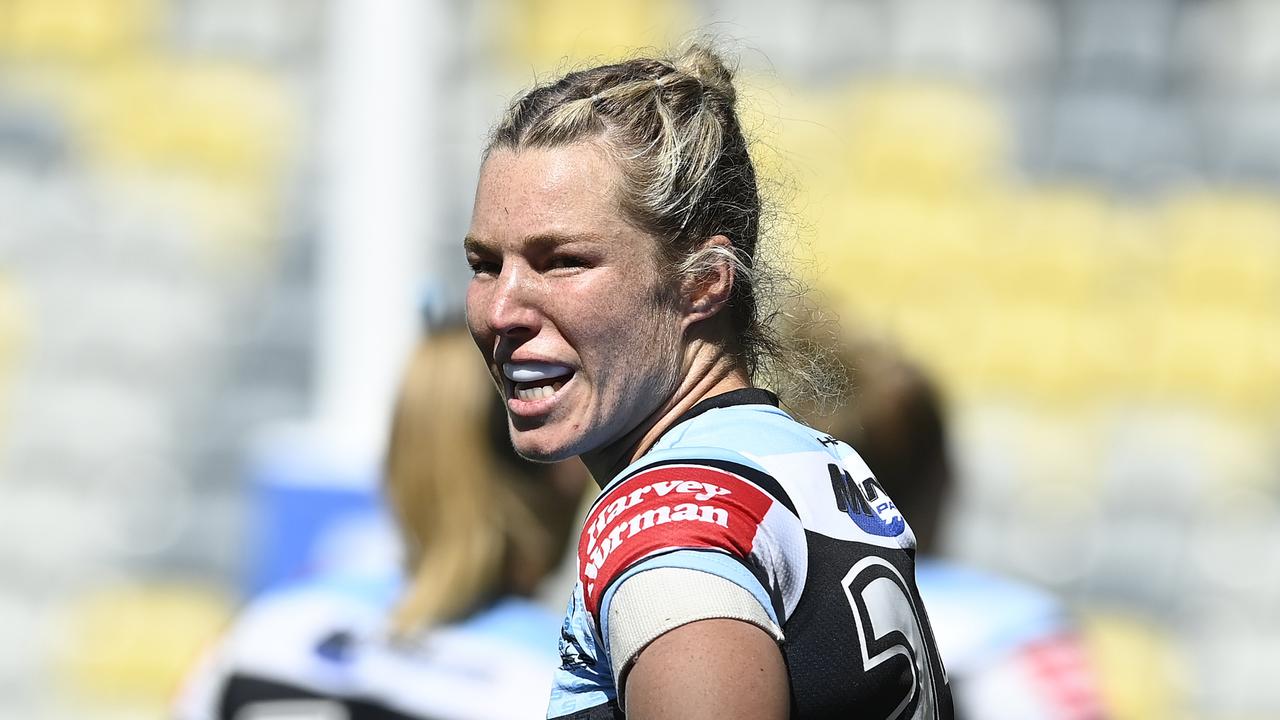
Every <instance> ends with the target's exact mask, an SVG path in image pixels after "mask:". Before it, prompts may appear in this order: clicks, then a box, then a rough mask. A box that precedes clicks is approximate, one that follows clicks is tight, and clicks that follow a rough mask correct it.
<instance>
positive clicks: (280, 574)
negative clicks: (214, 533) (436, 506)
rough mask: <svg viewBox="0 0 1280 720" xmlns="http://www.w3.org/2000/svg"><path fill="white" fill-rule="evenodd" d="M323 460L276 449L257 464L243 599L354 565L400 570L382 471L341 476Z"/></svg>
mask: <svg viewBox="0 0 1280 720" xmlns="http://www.w3.org/2000/svg"><path fill="white" fill-rule="evenodd" d="M324 455H325V453H324V452H323V451H316V449H315V448H314V447H311V448H308V447H306V446H305V444H302V445H301V446H300V444H299V443H270V444H267V445H265V446H264V447H263V451H262V452H259V453H257V454H256V456H255V457H254V458H253V461H252V463H251V466H250V468H249V485H250V490H249V519H248V529H247V537H248V541H247V542H246V543H245V544H244V547H245V551H246V552H247V553H248V557H246V558H245V563H244V565H243V567H244V568H245V572H244V577H243V581H242V587H241V591H242V593H243V596H244V597H252V596H255V595H258V594H259V593H262V592H263V591H265V590H270V589H273V588H275V587H278V586H280V585H282V584H284V583H289V582H295V581H297V580H299V579H302V578H304V577H307V576H310V575H313V574H315V573H317V572H328V571H332V570H334V569H335V567H341V566H346V568H345V569H348V570H349V569H350V566H351V564H352V563H360V564H367V565H368V566H369V567H370V568H371V571H373V572H378V571H382V570H385V569H386V568H387V567H388V566H395V565H397V564H398V562H399V555H398V551H397V550H396V548H395V546H394V542H393V540H392V537H393V535H394V531H393V530H392V529H391V523H390V519H389V516H388V513H387V510H386V507H385V505H384V503H383V499H382V495H381V492H380V489H379V482H378V473H377V471H376V469H375V468H369V469H367V470H365V471H363V472H362V471H356V470H349V469H348V470H343V469H338V466H339V465H340V464H339V463H327V462H324V461H323V457H324ZM389 543H390V544H389Z"/></svg>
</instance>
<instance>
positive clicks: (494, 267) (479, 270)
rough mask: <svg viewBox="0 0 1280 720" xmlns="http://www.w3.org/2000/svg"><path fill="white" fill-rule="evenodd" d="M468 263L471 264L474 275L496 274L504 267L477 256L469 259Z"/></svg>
mask: <svg viewBox="0 0 1280 720" xmlns="http://www.w3.org/2000/svg"><path fill="white" fill-rule="evenodd" d="M467 265H469V266H471V274H472V275H496V274H498V272H500V271H501V269H502V268H501V267H500V266H499V265H498V263H496V262H493V261H491V260H480V259H477V258H471V259H468V260H467Z"/></svg>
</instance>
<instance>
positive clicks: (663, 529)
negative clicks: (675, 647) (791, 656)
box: [578, 450, 807, 681]
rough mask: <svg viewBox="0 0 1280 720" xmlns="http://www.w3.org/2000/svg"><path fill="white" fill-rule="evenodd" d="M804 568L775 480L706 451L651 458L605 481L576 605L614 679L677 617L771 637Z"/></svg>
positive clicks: (795, 523) (585, 537) (588, 527)
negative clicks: (743, 627)
mask: <svg viewBox="0 0 1280 720" xmlns="http://www.w3.org/2000/svg"><path fill="white" fill-rule="evenodd" d="M806 563H807V555H806V550H805V541H804V530H803V528H802V526H801V525H800V521H799V518H798V517H797V515H796V513H795V509H794V506H793V505H791V502H790V499H789V498H788V497H787V494H786V492H785V491H784V490H783V488H782V486H781V485H780V484H779V483H778V482H777V481H776V479H774V478H772V477H770V476H769V475H768V474H767V473H765V472H764V471H763V470H761V469H760V468H759V467H756V466H753V465H751V464H749V463H748V462H747V461H746V460H745V459H743V458H741V456H738V455H727V454H726V453H724V451H716V450H707V451H706V452H705V453H700V454H699V455H697V456H696V458H694V459H691V458H690V457H689V452H688V451H687V450H686V451H684V452H683V453H682V455H681V456H680V457H670V458H666V459H657V460H656V461H654V462H651V463H648V464H646V465H645V466H644V467H643V468H642V469H640V470H638V471H636V472H633V473H631V474H630V475H628V476H626V477H624V479H622V480H621V481H619V482H616V483H614V484H612V485H611V486H610V487H609V488H608V489H606V491H605V492H604V493H603V494H602V496H601V498H600V499H599V500H598V501H597V502H596V504H595V505H594V506H593V508H592V509H591V511H590V512H589V513H588V516H587V519H586V522H585V525H584V528H583V532H582V537H581V539H580V541H579V546H578V570H579V580H580V582H581V584H582V585H581V587H582V592H583V600H584V604H585V608H586V610H587V611H588V613H589V614H590V616H591V618H592V620H593V621H594V623H595V624H596V627H597V628H599V630H600V637H601V639H602V640H603V641H604V643H605V648H604V649H605V652H606V654H607V655H608V656H609V657H610V660H611V662H612V665H613V670H614V676H615V681H617V680H619V679H620V678H621V676H622V675H623V674H624V673H625V671H626V666H627V664H628V663H629V662H630V660H632V659H634V656H635V655H636V654H637V653H638V652H639V650H640V649H642V648H643V646H644V645H645V644H647V642H648V641H651V640H653V639H654V638H656V637H657V636H658V635H660V634H662V633H663V632H666V631H667V630H670V629H673V628H674V627H677V626H679V625H681V624H684V623H685V622H693V621H695V620H701V619H710V618H735V619H740V620H745V621H747V622H752V623H753V624H756V625H757V626H759V627H761V628H762V629H764V630H766V632H769V633H770V634H771V635H773V636H774V637H775V639H781V629H780V628H781V626H782V624H783V623H784V622H785V621H786V616H787V613H788V612H789V611H790V609H793V608H794V606H795V603H796V601H797V600H798V595H799V592H800V589H801V588H802V587H803V584H804V576H805V569H806ZM615 604H617V605H616V606H615ZM664 606H665V607H664ZM614 623H625V625H626V627H625V628H616V627H612V625H613V624H614ZM615 643H616V644H617V647H614V645H615Z"/></svg>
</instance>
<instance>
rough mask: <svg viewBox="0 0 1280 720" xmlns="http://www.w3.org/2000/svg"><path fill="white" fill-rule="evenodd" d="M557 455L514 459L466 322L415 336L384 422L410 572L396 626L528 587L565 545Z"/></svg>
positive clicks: (389, 492) (444, 616) (391, 498)
mask: <svg viewBox="0 0 1280 720" xmlns="http://www.w3.org/2000/svg"><path fill="white" fill-rule="evenodd" d="M553 471H554V468H553V466H549V465H535V464H533V463H530V462H527V461H525V460H522V459H520V458H519V457H518V456H517V455H516V454H515V452H514V451H513V450H512V449H511V445H510V441H509V440H508V439H507V436H506V417H505V412H504V410H503V408H502V406H501V404H500V400H499V399H498V397H497V394H496V393H495V392H494V390H493V383H492V381H491V380H490V379H489V378H488V377H487V375H486V374H485V372H484V364H483V363H482V362H481V361H480V358H479V357H478V356H477V353H476V350H475V345H474V344H473V342H472V340H471V338H470V336H469V335H468V334H467V333H466V332H465V331H461V330H458V331H448V332H446V333H444V334H439V335H432V336H431V337H430V338H426V339H424V340H422V341H421V342H419V344H418V347H417V348H416V349H415V350H414V353H413V356H412V358H411V359H410V362H409V365H408V367H407V368H406V370H405V374H404V379H403V381H402V383H401V386H400V394H399V398H398V400H397V403H396V409H395V415H394V419H393V422H392V427H391V438H390V443H389V446H388V451H387V458H386V473H385V492H386V497H387V500H388V502H389V504H390V506H391V510H392V512H393V514H394V515H395V518H396V520H397V523H398V525H399V529H400V533H401V536H402V539H403V543H404V548H405V565H406V573H407V575H408V576H409V582H408V585H407V587H406V589H405V593H404V595H403V597H402V598H401V601H400V603H399V605H398V606H397V607H396V609H395V611H394V613H393V616H392V627H393V630H394V632H396V633H397V634H400V635H404V634H408V633H411V632H413V631H415V630H418V629H421V628H425V627H429V626H432V625H436V624H439V623H443V622H448V621H451V620H457V619H461V618H463V617H465V616H466V615H468V614H470V613H471V612H473V611H475V610H476V609H478V608H479V607H480V606H482V605H483V604H484V603H486V602H488V601H490V600H493V599H496V598H498V597H501V596H503V595H507V594H524V595H527V594H529V593H531V592H532V591H533V590H534V589H535V588H536V585H537V583H538V582H539V581H540V580H541V579H542V578H543V576H545V575H546V574H547V573H548V572H549V571H550V570H551V569H553V568H554V566H555V565H556V563H557V562H559V558H560V557H561V555H562V553H563V551H564V549H565V547H566V546H567V542H568V537H569V533H570V530H571V527H572V523H573V516H574V512H575V510H576V507H575V505H574V503H573V501H572V500H569V501H566V500H565V499H564V498H563V494H562V493H559V494H558V493H556V492H555V490H554V489H553V485H554V483H553V482H552V478H551V474H552V472H553Z"/></svg>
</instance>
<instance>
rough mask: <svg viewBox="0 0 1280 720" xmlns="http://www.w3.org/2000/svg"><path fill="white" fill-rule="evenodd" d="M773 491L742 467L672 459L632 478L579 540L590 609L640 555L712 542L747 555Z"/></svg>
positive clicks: (595, 513)
mask: <svg viewBox="0 0 1280 720" xmlns="http://www.w3.org/2000/svg"><path fill="white" fill-rule="evenodd" d="M772 504H773V498H771V497H769V496H768V495H766V494H765V493H764V492H763V491H761V490H760V489H759V488H757V487H756V486H755V485H752V484H751V483H749V482H747V481H746V480H744V479H742V478H741V477H739V476H738V475H734V474H733V473H729V472H725V471H723V470H718V469H715V468H709V467H705V466H700V465H664V466H662V467H657V468H653V469H652V470H645V471H643V472H640V473H638V474H636V475H635V476H633V477H631V478H628V479H627V480H626V481H625V482H623V483H621V484H619V485H618V487H616V488H614V489H612V490H610V491H609V493H608V494H607V495H606V496H605V497H603V498H601V500H600V501H599V502H598V503H596V506H595V508H594V509H593V510H592V511H591V514H590V515H588V516H587V521H586V524H585V525H584V526H583V528H582V537H581V538H580V539H579V541H578V576H579V580H581V581H582V588H583V596H584V600H585V601H586V608H587V611H588V612H590V613H591V614H592V616H594V617H596V618H597V619H598V617H599V610H600V595H601V594H602V593H603V592H604V588H606V587H607V586H608V585H609V582H610V581H611V580H613V578H615V577H617V576H618V575H619V574H621V572H622V571H623V570H625V569H627V568H628V567H630V566H631V565H632V564H634V563H635V562H636V561H638V560H640V559H642V558H644V557H647V556H648V555H650V554H652V553H655V552H660V551H663V550H669V549H677V548H708V549H712V548H714V549H718V550H723V551H725V552H728V553H730V554H732V555H734V556H736V557H739V558H745V557H746V556H747V555H748V554H750V552H751V544H752V542H753V541H754V539H755V535H756V530H758V529H759V527H760V523H761V522H762V521H763V520H764V516H765V513H767V512H768V511H769V508H770V506H771V505H772Z"/></svg>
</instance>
